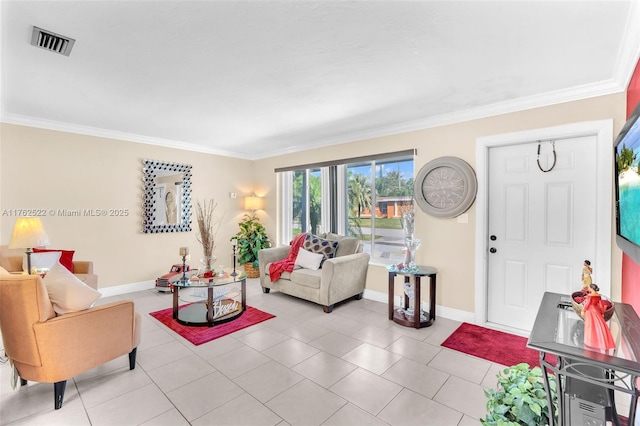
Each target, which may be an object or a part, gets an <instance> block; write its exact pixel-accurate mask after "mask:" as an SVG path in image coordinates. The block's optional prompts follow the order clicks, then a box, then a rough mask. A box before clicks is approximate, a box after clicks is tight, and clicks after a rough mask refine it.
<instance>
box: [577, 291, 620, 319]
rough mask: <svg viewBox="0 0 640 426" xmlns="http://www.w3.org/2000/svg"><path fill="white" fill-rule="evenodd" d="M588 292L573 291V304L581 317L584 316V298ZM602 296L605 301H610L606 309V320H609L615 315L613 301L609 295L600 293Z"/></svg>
mask: <svg viewBox="0 0 640 426" xmlns="http://www.w3.org/2000/svg"><path fill="white" fill-rule="evenodd" d="M587 294H589V293H588V292H584V291H582V290H580V291H574V292H573V293H571V305H572V306H573V310H574V311H576V313H577V314H578V316H579V317H580V318H582V308H583V307H584V298H585V297H586V295H587ZM600 297H602V301H603V302H608V306H607V308H606V309H605V311H604V319H605V321H609V320H610V319H611V317H612V316H613V312H614V308H613V302H612V301H611V300H609V298H608V297H607V296H603V295H600ZM576 298H577V300H576Z"/></svg>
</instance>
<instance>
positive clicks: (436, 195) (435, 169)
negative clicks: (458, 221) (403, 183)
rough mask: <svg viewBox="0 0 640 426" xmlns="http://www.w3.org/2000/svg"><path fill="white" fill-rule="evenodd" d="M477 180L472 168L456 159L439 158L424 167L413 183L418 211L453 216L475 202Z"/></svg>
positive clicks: (439, 215)
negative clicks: (419, 209)
mask: <svg viewBox="0 0 640 426" xmlns="http://www.w3.org/2000/svg"><path fill="white" fill-rule="evenodd" d="M477 189H478V181H477V179H476V174H475V172H474V170H473V168H472V167H471V166H470V165H469V164H468V163H467V162H466V161H464V160H462V159H461V158H458V157H440V158H436V159H434V160H431V161H429V162H428V163H427V164H425V165H424V166H423V167H422V168H421V169H420V171H419V172H418V175H417V176H416V180H415V182H414V184H413V197H414V198H415V200H416V203H418V205H419V206H420V208H421V209H422V210H423V211H424V212H425V213H427V214H429V215H431V216H435V217H456V216H459V215H461V214H462V213H464V212H466V211H467V210H468V209H469V207H471V205H472V204H473V201H474V200H475V199H476V191H477Z"/></svg>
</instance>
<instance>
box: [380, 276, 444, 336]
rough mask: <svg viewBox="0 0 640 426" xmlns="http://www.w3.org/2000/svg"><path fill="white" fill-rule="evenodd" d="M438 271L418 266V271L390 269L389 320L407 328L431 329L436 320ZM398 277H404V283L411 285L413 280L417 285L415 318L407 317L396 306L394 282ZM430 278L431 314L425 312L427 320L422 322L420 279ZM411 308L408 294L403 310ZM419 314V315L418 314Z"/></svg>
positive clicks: (405, 297) (414, 304) (405, 296)
mask: <svg viewBox="0 0 640 426" xmlns="http://www.w3.org/2000/svg"><path fill="white" fill-rule="evenodd" d="M437 274H438V270H437V269H436V268H432V267H430V266H418V267H416V269H415V270H414V269H410V270H402V269H389V319H390V320H393V321H394V322H395V323H398V324H400V325H404V326H406V327H414V328H422V327H429V326H430V325H431V324H433V322H434V321H435V320H436V275H437ZM396 275H401V276H404V282H405V283H410V282H411V280H413V282H414V284H415V290H414V292H415V293H414V303H413V318H411V317H407V315H405V314H404V313H402V312H399V311H398V310H397V309H396V308H395V306H394V301H393V299H394V297H393V292H394V282H395V277H396ZM421 277H429V312H425V317H426V319H424V320H421V319H420V316H421V313H420V278H421ZM408 307H409V296H407V295H406V294H405V295H404V298H403V303H402V306H401V308H403V309H407V308H408ZM416 313H417V314H416Z"/></svg>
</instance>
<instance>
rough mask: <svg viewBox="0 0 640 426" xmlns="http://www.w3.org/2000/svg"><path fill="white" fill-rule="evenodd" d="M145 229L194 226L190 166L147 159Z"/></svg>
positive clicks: (161, 229) (172, 229)
mask: <svg viewBox="0 0 640 426" xmlns="http://www.w3.org/2000/svg"><path fill="white" fill-rule="evenodd" d="M143 164H144V167H143V171H144V182H145V189H144V192H145V201H144V204H145V205H144V218H143V219H144V232H145V233H154V232H186V231H190V230H191V166H190V165H185V164H177V163H167V162H163V161H154V160H144V161H143Z"/></svg>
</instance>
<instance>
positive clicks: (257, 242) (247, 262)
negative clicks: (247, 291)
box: [235, 213, 271, 278]
mask: <svg viewBox="0 0 640 426" xmlns="http://www.w3.org/2000/svg"><path fill="white" fill-rule="evenodd" d="M238 225H239V226H240V231H238V233H237V234H236V235H235V238H236V239H237V244H238V263H239V264H240V265H244V270H245V272H246V273H247V277H248V278H258V277H259V276H260V273H259V270H258V252H259V251H260V250H261V249H263V248H269V247H271V241H270V240H269V236H268V235H267V230H266V229H265V227H264V225H262V223H260V219H258V217H256V214H255V213H252V214H251V215H249V214H245V215H244V218H243V219H242V221H240V223H239V224H238Z"/></svg>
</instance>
